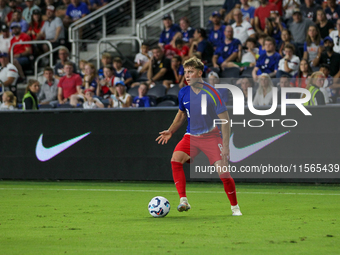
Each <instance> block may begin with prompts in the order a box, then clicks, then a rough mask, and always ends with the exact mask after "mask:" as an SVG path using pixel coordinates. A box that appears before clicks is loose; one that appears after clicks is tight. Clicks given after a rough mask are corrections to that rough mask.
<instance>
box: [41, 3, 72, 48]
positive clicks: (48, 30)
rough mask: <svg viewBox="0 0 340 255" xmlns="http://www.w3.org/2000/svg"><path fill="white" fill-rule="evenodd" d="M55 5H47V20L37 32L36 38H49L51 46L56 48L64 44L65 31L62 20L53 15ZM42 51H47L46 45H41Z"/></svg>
mask: <svg viewBox="0 0 340 255" xmlns="http://www.w3.org/2000/svg"><path fill="white" fill-rule="evenodd" d="M54 10H55V7H54V6H53V5H49V6H47V9H46V17H47V20H46V21H45V23H44V26H43V27H42V29H41V33H39V35H38V38H39V40H41V39H42V38H45V40H49V41H50V42H51V43H52V47H53V48H56V47H58V46H60V45H64V44H65V31H64V25H63V22H62V20H61V19H60V18H59V17H56V16H55V12H54ZM43 49H44V52H47V51H49V48H48V46H47V45H45V44H44V45H43Z"/></svg>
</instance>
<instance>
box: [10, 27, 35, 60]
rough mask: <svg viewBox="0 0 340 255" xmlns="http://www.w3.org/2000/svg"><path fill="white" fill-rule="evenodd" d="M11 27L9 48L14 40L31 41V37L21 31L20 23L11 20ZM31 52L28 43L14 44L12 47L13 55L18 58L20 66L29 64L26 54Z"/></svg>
mask: <svg viewBox="0 0 340 255" xmlns="http://www.w3.org/2000/svg"><path fill="white" fill-rule="evenodd" d="M11 29H12V32H13V38H12V39H11V46H10V48H12V46H13V44H14V43H16V42H29V41H31V38H30V37H29V36H28V35H27V34H25V33H24V32H21V25H20V23H17V22H13V23H12V24H11ZM31 54H32V48H31V45H30V44H18V45H15V46H14V48H13V57H14V58H16V59H17V60H18V62H19V64H20V65H21V66H22V67H27V66H29V65H30V60H29V58H28V56H29V55H31Z"/></svg>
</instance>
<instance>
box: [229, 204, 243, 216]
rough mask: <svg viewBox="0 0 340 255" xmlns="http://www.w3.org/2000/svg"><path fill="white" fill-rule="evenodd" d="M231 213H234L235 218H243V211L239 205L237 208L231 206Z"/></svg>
mask: <svg viewBox="0 0 340 255" xmlns="http://www.w3.org/2000/svg"><path fill="white" fill-rule="evenodd" d="M231 211H232V212H233V214H232V215H233V216H241V215H242V213H241V210H240V207H239V206H238V204H237V205H235V206H231Z"/></svg>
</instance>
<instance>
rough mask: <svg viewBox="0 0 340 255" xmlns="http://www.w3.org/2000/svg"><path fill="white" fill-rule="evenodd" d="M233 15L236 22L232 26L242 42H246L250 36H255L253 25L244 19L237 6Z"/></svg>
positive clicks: (237, 37) (235, 34)
mask: <svg viewBox="0 0 340 255" xmlns="http://www.w3.org/2000/svg"><path fill="white" fill-rule="evenodd" d="M233 16H234V20H235V23H234V24H232V25H231V27H232V28H233V30H234V38H236V39H238V40H240V42H241V44H244V43H245V42H246V40H247V39H248V37H250V36H251V37H255V31H254V29H253V27H252V26H251V24H250V23H249V22H248V21H246V20H243V18H242V12H241V10H240V9H237V8H235V9H234V13H233Z"/></svg>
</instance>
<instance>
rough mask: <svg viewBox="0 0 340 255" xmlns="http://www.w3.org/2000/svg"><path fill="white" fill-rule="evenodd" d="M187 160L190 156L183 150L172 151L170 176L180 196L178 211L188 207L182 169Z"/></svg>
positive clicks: (186, 209)
mask: <svg viewBox="0 0 340 255" xmlns="http://www.w3.org/2000/svg"><path fill="white" fill-rule="evenodd" d="M188 160H190V156H189V155H188V154H186V153H185V152H183V151H174V153H173V154H172V158H171V167H172V176H173V179H174V182H175V185H176V189H177V192H178V195H179V197H180V202H179V206H178V207H177V210H178V211H179V212H183V211H188V210H189V209H190V204H189V203H188V199H187V195H186V179H185V174H184V169H183V164H184V163H185V162H187V161H188Z"/></svg>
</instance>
